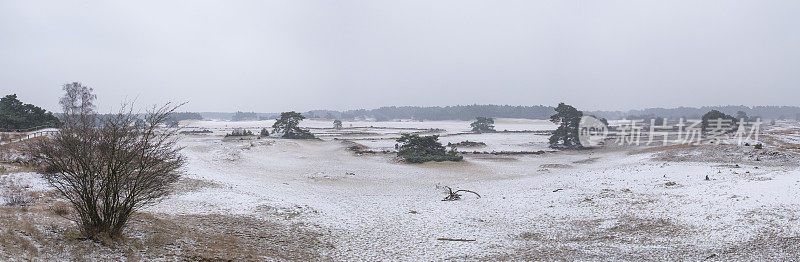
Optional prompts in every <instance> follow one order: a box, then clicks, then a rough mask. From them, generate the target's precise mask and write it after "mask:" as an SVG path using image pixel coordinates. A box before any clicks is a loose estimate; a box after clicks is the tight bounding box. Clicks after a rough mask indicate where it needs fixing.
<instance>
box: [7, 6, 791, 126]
mask: <svg viewBox="0 0 800 262" xmlns="http://www.w3.org/2000/svg"><path fill="white" fill-rule="evenodd" d="M798 14H800V1H797V0H787V1H768V0H767V1H765V0H757V1H737V0H722V1H702V0H687V1H663V0H662V1H641V0H637V1H534V0H526V1H469V0H454V1H432V0H422V1H406V0H403V1H375V0H364V1H296V0H286V1H266V0H265V1H222V0H220V1H196V0H193V1H27V0H20V1H9V0H0V79H2V80H3V81H2V82H3V84H2V87H0V91H2V92H1V93H2V94H8V93H17V94H18V95H19V97H20V99H21V100H23V101H24V102H28V103H34V104H38V105H42V106H43V107H45V108H47V109H50V110H57V101H58V97H59V96H60V95H61V90H60V85H61V84H63V83H65V82H71V81H80V82H83V83H84V84H86V85H89V86H91V87H93V88H94V89H95V91H96V92H97V95H98V98H99V100H100V101H99V102H100V103H99V104H100V107H101V108H100V109H101V110H110V109H112V108H114V107H116V106H118V105H119V103H120V101H122V100H124V99H127V100H131V99H136V100H137V101H138V103H139V104H147V105H152V104H154V103H162V102H166V101H189V105H188V106H186V107H185V108H184V110H189V111H236V110H242V111H257V112H277V111H285V110H297V111H305V110H310V109H357V108H374V107H379V106H385V105H426V106H428V105H455V104H473V103H478V104H487V103H492V104H513V105H538V104H545V105H555V104H557V103H558V102H559V101H565V102H567V103H570V104H574V105H576V106H578V107H579V108H582V109H588V110H598V109H614V110H616V109H633V108H643V107H673V106H700V105H728V104H735V105H739V104H744V105H800V101H799V100H798V96H799V95H800V18H799V17H800V16H798Z"/></svg>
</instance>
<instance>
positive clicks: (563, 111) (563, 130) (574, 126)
mask: <svg viewBox="0 0 800 262" xmlns="http://www.w3.org/2000/svg"><path fill="white" fill-rule="evenodd" d="M555 110H556V114H555V115H552V116H550V122H553V123H556V124H559V126H558V128H557V129H556V131H554V132H553V135H552V136H550V147H552V148H582V147H583V146H581V143H580V139H579V138H578V125H579V124H580V122H581V117H583V112H581V111H578V109H575V108H574V107H572V106H569V105H567V104H564V103H559V104H558V107H556V108H555Z"/></svg>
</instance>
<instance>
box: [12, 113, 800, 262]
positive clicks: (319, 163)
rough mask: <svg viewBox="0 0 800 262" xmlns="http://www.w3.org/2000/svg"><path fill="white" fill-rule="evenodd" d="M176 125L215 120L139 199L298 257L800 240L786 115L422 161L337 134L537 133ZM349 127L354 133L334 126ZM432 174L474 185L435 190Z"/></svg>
mask: <svg viewBox="0 0 800 262" xmlns="http://www.w3.org/2000/svg"><path fill="white" fill-rule="evenodd" d="M350 124H352V126H353V128H349V127H350ZM188 125H189V126H190V127H192V128H198V129H204V128H207V129H211V130H213V131H215V132H214V133H213V134H209V135H186V136H185V137H184V138H183V139H182V141H181V144H182V145H183V146H185V150H184V154H185V155H186V157H187V158H188V166H187V167H186V179H184V180H183V182H182V183H181V186H182V188H181V190H178V192H177V193H176V194H174V195H172V196H169V197H167V198H166V199H165V200H164V201H162V202H161V203H159V204H157V205H155V206H152V207H149V208H147V209H146V210H145V211H146V212H147V213H149V214H152V215H153V216H156V217H187V216H213V215H224V216H236V217H239V218H242V217H243V218H247V219H256V220H259V221H268V222H270V223H276V224H279V225H281V226H285V228H287V229H289V228H295V229H297V230H302V232H312V233H313V234H314V235H315V236H318V241H319V242H318V244H315V245H319V246H317V247H310V248H307V249H304V250H306V251H307V250H313V251H311V252H315V254H314V256H311V258H310V259H312V260H373V261H374V260H417V261H420V260H421V261H429V260H445V259H454V260H598V259H600V260H664V259H670V260H704V259H711V260H731V259H746V260H763V259H779V260H794V259H797V254H798V252H800V221H799V220H798V218H800V200H798V199H800V198H799V197H800V169H798V162H799V161H798V160H797V158H796V155H795V153H794V152H793V150H796V149H797V148H800V145H798V144H794V140H793V139H794V134H795V133H792V132H790V131H787V130H797V129H798V128H800V125H797V123H794V122H785V123H784V122H782V123H778V124H777V125H775V126H771V127H769V128H771V129H768V130H766V131H765V134H764V139H763V140H764V141H771V142H766V144H765V149H763V150H756V149H753V148H752V147H739V146H726V145H722V146H717V145H713V146H712V145H704V146H692V147H687V146H684V147H664V148H658V147H653V148H643V147H637V148H614V149H595V150H581V151H566V152H557V151H549V150H548V152H546V153H544V154H527V155H502V154H499V155H494V154H466V155H465V161H463V162H459V163H427V164H404V163H398V162H396V161H395V159H394V154H391V153H388V154H383V153H377V154H363V155H358V154H355V153H353V152H351V151H348V150H347V147H348V146H349V145H350V144H349V142H346V141H344V140H343V139H353V141H354V142H357V143H361V144H363V145H366V146H368V147H370V148H375V149H393V144H394V142H393V140H391V138H392V137H396V136H397V135H398V134H399V133H401V132H432V131H426V130H428V129H440V130H438V131H435V132H438V133H439V134H441V135H443V137H442V141H444V142H445V144H446V143H447V142H458V141H463V140H470V141H480V142H485V143H486V144H487V146H486V148H483V149H480V150H481V151H535V150H547V149H546V146H545V143H546V139H547V136H545V135H541V134H539V133H535V132H528V133H510V132H509V133H492V134H458V133H462V132H466V131H468V129H469V124H468V122H460V121H447V122H353V123H350V122H345V123H344V126H345V127H346V128H345V129H343V130H339V131H336V130H332V129H327V128H328V127H329V126H330V121H322V120H319V121H317V120H312V121H307V122H306V123H305V126H306V127H312V128H314V129H312V131H313V132H315V133H327V134H328V135H327V136H324V137H323V139H322V140H313V141H298V140H284V139H277V138H263V139H255V138H252V139H246V140H237V139H223V137H222V135H223V134H224V133H225V132H229V131H230V130H231V129H232V128H234V127H244V128H250V129H252V130H253V131H257V130H258V129H260V128H261V127H266V126H269V125H271V121H254V122H214V121H198V122H192V123H189V124H188ZM552 128H554V126H553V125H552V124H550V123H549V122H546V121H530V120H511V119H508V120H505V119H501V120H500V121H498V124H497V129H498V130H504V129H507V130H510V131H512V130H513V131H523V130H528V131H537V130H539V131H541V130H548V129H552ZM354 131H359V132H362V133H369V134H360V135H353V134H348V133H351V132H354ZM787 133H789V134H787ZM334 138H336V139H334ZM372 141H377V142H372ZM465 151H472V149H469V150H465ZM7 176H8V177H9V178H11V176H12V175H7ZM14 176H18V177H19V176H23V177H25V178H24V179H20V181H23V182H24V181H27V183H32V184H35V187H41V185H40V184H37V183H36V181H31V179H34V180H35V177H36V175H35V174H31V173H24V175H19V174H18V175H14ZM706 176H708V178H709V180H705V178H706ZM443 186H450V187H452V188H454V189H469V190H473V191H476V192H478V193H479V194H480V195H481V198H477V197H474V196H471V195H465V196H464V199H462V200H460V201H452V202H444V201H441V199H442V198H443V197H444V196H445V194H444V192H443V188H442V187H443ZM224 230H228V231H230V232H231V234H234V235H238V233H239V231H237V230H242V229H240V228H236V227H233V226H228V227H226V228H225V229H224ZM292 232H294V231H288V230H287V231H285V234H294V233H292ZM276 234H277V235H280V234H282V233H281V232H278V233H276ZM440 238H449V239H460V240H469V241H447V240H438V239H440ZM473 240H474V241H473ZM290 242H291V241H290ZM286 243H289V242H268V243H267V244H264V245H265V247H266V245H286ZM315 243H317V242H315ZM221 257H222V258H224V257H225V256H224V254H223V255H221ZM282 257H284V258H285V257H286V256H282ZM271 258H273V259H274V258H275V257H271ZM289 258H291V256H289Z"/></svg>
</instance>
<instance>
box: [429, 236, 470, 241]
mask: <svg viewBox="0 0 800 262" xmlns="http://www.w3.org/2000/svg"><path fill="white" fill-rule="evenodd" d="M436 240H441V241H458V242H472V241H475V239H463V238H446V237H440V238H437V239H436Z"/></svg>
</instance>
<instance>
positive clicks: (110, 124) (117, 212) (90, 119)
mask: <svg viewBox="0 0 800 262" xmlns="http://www.w3.org/2000/svg"><path fill="white" fill-rule="evenodd" d="M64 90H65V91H66V94H65V95H64V97H63V98H62V99H61V101H60V103H61V105H62V107H63V109H64V114H63V116H62V122H63V125H62V127H61V129H60V131H59V132H58V133H57V134H55V135H53V136H52V137H50V138H46V139H42V140H39V141H36V142H35V143H31V144H30V146H29V148H28V151H29V152H30V153H31V155H32V156H34V157H35V159H36V160H37V161H39V162H40V164H41V165H43V166H46V167H47V170H48V171H50V172H48V174H45V175H44V178H45V179H46V180H47V181H48V182H49V183H50V185H51V186H53V187H54V188H55V189H56V191H58V192H59V193H60V194H61V195H62V196H63V197H64V198H66V200H67V201H68V202H69V203H70V204H71V205H72V208H73V209H74V210H75V213H76V215H75V217H74V219H75V221H76V222H77V224H78V225H80V227H81V230H82V232H83V233H84V234H85V236H86V237H87V238H91V239H98V238H105V237H111V238H115V237H117V236H120V234H121V233H122V229H123V228H124V226H125V224H126V222H127V221H128V219H129V217H130V215H131V214H132V213H133V212H134V211H135V210H136V209H139V208H141V207H143V206H146V205H148V204H152V203H154V202H155V201H157V200H158V199H160V198H161V197H163V196H165V195H167V194H168V193H169V189H170V186H171V184H172V183H174V182H175V181H176V180H177V179H178V178H179V176H180V171H179V169H180V167H181V166H182V165H183V163H184V159H183V157H182V156H181V155H180V154H179V152H180V149H181V148H179V147H177V146H176V145H175V144H176V142H177V141H176V139H177V136H176V134H177V131H178V130H177V129H168V128H164V127H163V126H162V125H163V123H165V121H166V120H167V119H168V117H169V115H170V114H171V113H172V112H173V111H174V110H175V109H177V107H172V106H170V105H169V104H167V105H164V106H162V107H160V108H154V109H153V110H151V111H149V112H148V113H146V114H144V115H143V118H144V119H140V118H139V114H136V113H133V112H132V110H131V109H130V108H131V107H132V106H131V105H125V106H123V109H122V110H120V112H119V113H117V114H114V115H111V116H104V117H102V118H100V117H98V116H97V114H96V113H95V111H94V106H93V101H92V100H94V95H93V94H91V92H92V90H91V88H87V87H84V86H81V85H80V84H79V83H72V84H67V85H65V87H64ZM126 108H127V110H126Z"/></svg>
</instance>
